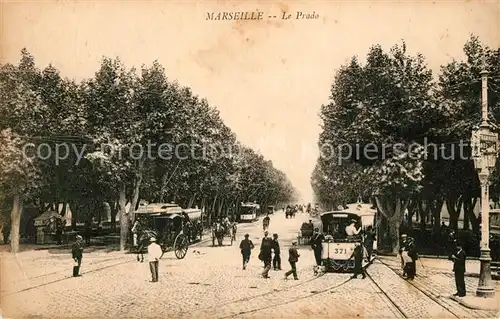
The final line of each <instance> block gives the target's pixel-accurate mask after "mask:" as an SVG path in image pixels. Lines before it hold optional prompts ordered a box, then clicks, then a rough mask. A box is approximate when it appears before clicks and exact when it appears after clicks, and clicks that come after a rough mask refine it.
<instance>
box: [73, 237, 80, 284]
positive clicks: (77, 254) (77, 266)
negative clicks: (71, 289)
mask: <svg viewBox="0 0 500 319" xmlns="http://www.w3.org/2000/svg"><path fill="white" fill-rule="evenodd" d="M71 255H72V257H73V260H74V261H75V265H74V266H73V277H80V276H81V275H80V266H81V265H82V258H83V237H82V236H80V235H77V236H76V242H75V243H74V244H73V246H72V247H71Z"/></svg>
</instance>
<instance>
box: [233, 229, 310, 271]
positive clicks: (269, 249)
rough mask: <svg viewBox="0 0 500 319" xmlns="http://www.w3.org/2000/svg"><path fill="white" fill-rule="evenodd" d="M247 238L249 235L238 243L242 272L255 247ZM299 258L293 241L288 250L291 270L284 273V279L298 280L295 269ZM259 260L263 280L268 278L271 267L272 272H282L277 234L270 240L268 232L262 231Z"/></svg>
mask: <svg viewBox="0 0 500 319" xmlns="http://www.w3.org/2000/svg"><path fill="white" fill-rule="evenodd" d="M249 237H250V235H249V234H245V239H243V240H242V241H241V243H240V251H241V256H242V260H243V270H245V269H246V267H247V265H248V262H249V261H250V256H251V254H252V250H253V249H254V248H255V245H254V244H253V242H252V241H251V240H250V239H249ZM273 253H274V256H273ZM299 257H300V255H299V253H298V251H297V241H293V242H292V247H290V248H289V249H288V262H289V263H290V268H291V269H290V270H289V271H287V272H286V273H285V279H288V277H289V276H290V275H293V278H294V279H295V280H298V279H299V278H298V275H297V267H296V264H297V262H298V261H299ZM259 260H260V261H262V262H263V263H264V270H263V271H262V273H261V275H262V277H263V278H270V277H269V271H270V270H271V267H272V268H274V270H282V269H281V249H280V243H279V241H278V234H273V237H272V238H271V237H269V232H268V231H264V237H263V238H262V242H261V244H260V252H259Z"/></svg>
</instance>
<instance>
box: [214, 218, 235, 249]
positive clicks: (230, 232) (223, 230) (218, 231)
mask: <svg viewBox="0 0 500 319" xmlns="http://www.w3.org/2000/svg"><path fill="white" fill-rule="evenodd" d="M236 227H237V226H236V223H230V222H220V221H217V222H215V223H214V224H213V225H212V246H215V241H216V240H217V243H218V245H219V246H222V245H223V242H224V237H229V239H230V241H231V245H233V241H234V240H236Z"/></svg>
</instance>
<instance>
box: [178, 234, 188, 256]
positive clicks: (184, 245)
mask: <svg viewBox="0 0 500 319" xmlns="http://www.w3.org/2000/svg"><path fill="white" fill-rule="evenodd" d="M188 247H189V244H188V239H187V237H186V235H184V234H179V235H177V237H175V241H174V250H175V257H177V259H182V258H184V257H186V254H187V250H188Z"/></svg>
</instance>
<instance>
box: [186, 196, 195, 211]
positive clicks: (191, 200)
mask: <svg viewBox="0 0 500 319" xmlns="http://www.w3.org/2000/svg"><path fill="white" fill-rule="evenodd" d="M195 199H196V193H194V194H193V196H191V199H190V200H189V203H188V205H187V208H191V207H193V204H194V201H195Z"/></svg>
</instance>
